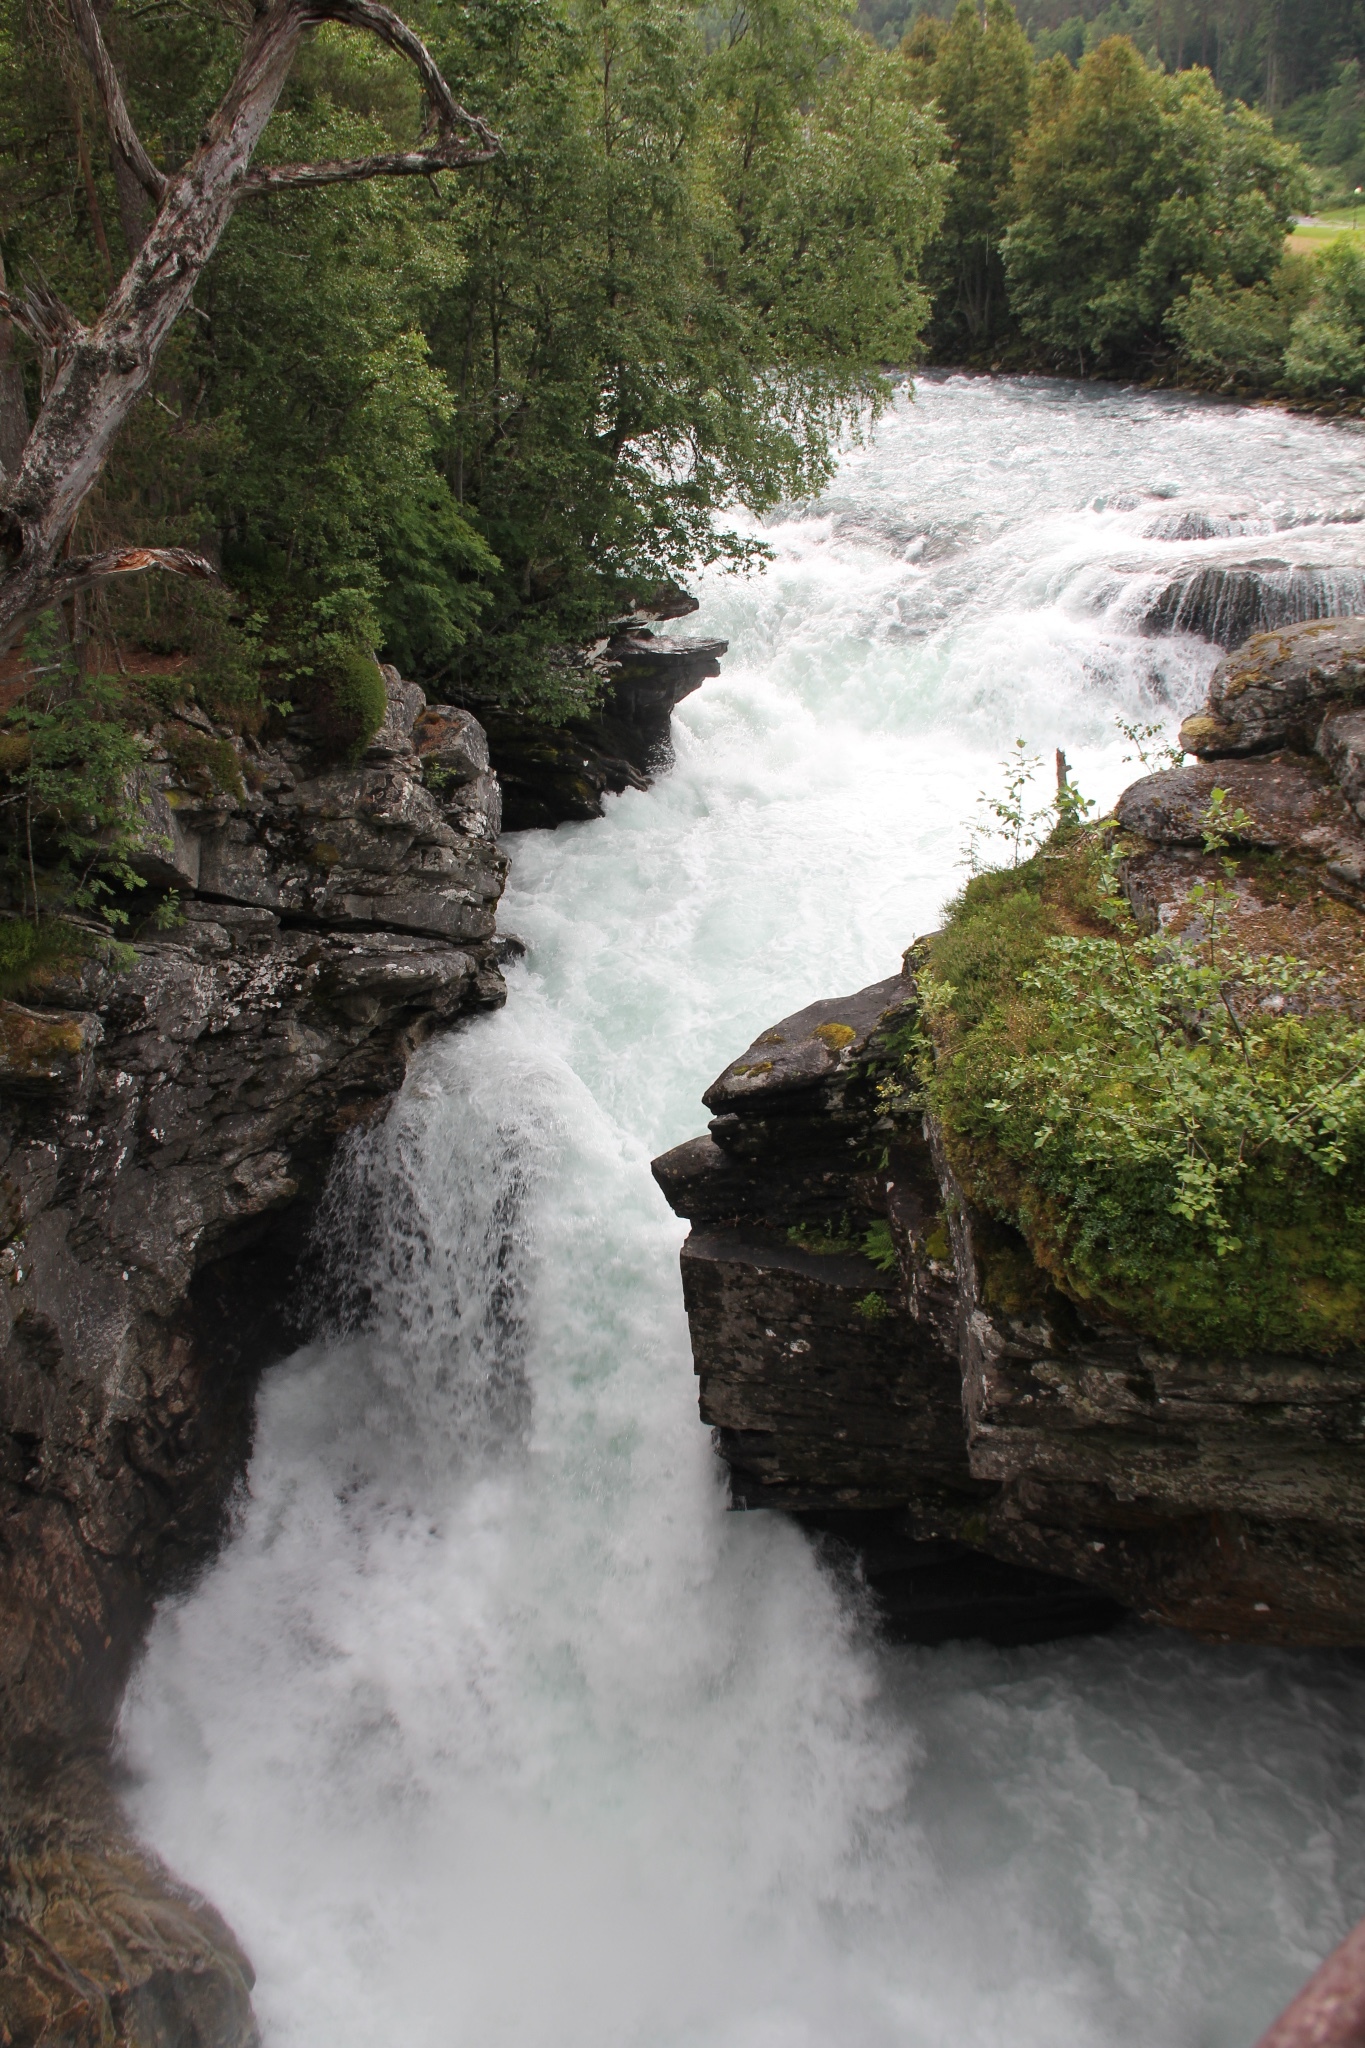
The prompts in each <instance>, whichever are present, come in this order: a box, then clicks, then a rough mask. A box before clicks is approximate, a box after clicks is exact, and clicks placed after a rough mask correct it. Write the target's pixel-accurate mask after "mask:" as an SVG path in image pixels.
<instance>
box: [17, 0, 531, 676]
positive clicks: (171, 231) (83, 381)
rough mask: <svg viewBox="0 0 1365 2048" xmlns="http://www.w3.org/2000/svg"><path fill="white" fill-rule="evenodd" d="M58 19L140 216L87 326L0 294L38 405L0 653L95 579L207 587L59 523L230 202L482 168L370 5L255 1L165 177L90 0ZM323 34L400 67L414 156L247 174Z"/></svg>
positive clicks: (186, 565) (58, 310) (34, 294)
mask: <svg viewBox="0 0 1365 2048" xmlns="http://www.w3.org/2000/svg"><path fill="white" fill-rule="evenodd" d="M69 4H70V21H71V28H72V31H73V33H74V36H75V39H76V42H77V44H78V45H79V48H80V52H81V55H82V57H83V58H84V61H85V64H86V66H87V67H88V70H89V73H90V76H91V77H92V79H93V80H94V83H95V86H96V89H97V92H98V96H99V100H100V104H101V107H102V110H103V115H104V119H105V122H106V124H107V128H108V132H109V137H110V141H111V146H112V149H113V152H114V155H115V157H116V159H117V160H118V161H119V162H120V163H121V164H122V165H123V167H124V170H125V173H126V175H127V176H128V177H130V178H132V179H134V180H135V181H136V183H137V186H138V187H139V188H140V190H141V191H142V192H143V193H145V194H146V196H147V198H148V199H149V200H150V202H151V203H152V204H153V205H154V206H155V208H156V212H155V217H154V218H153V220H152V221H151V224H150V226H149V227H148V228H147V230H146V233H145V236H144V237H143V239H142V240H141V242H140V244H139V246H138V248H137V250H136V252H135V254H134V256H133V259H132V262H131V263H130V265H129V267H128V269H127V270H126V272H125V273H124V276H123V277H122V279H121V280H120V281H119V282H118V284H117V285H115V286H114V288H113V289H112V291H111V292H110V294H109V297H108V299H107V302H106V303H105V305H104V308H103V311H102V312H101V313H100V315H99V317H98V318H97V319H96V320H95V321H94V323H93V324H92V325H86V324H85V323H83V322H82V321H81V320H79V319H78V318H77V316H76V315H75V313H74V312H72V310H71V309H70V307H69V306H67V305H65V304H64V303H63V302H62V301H61V300H60V299H59V298H58V297H57V295H56V294H55V292H53V291H52V289H51V288H50V286H48V285H47V284H46V283H45V282H44V280H43V279H42V278H41V277H37V276H35V277H33V278H31V279H30V280H29V281H28V282H27V284H26V285H25V286H24V287H23V288H22V289H21V290H19V291H14V290H6V291H5V292H4V293H3V295H0V312H3V313H4V314H6V315H7V316H8V317H9V318H10V319H11V320H13V322H14V323H15V325H16V326H17V327H19V328H20V330H21V331H22V332H23V333H24V334H25V335H27V337H28V338H29V340H30V341H31V342H32V343H33V345H34V346H35V347H36V348H37V349H38V350H39V352H40V355H41V359H42V365H43V399H42V404H41V407H40V409H39V412H38V416H37V419H36V420H35V422H34V424H33V428H32V430H31V432H30V433H29V435H28V438H27V441H26V442H25V445H24V448H23V451H22V455H21V456H20V458H19V460H18V463H17V466H16V467H15V468H13V469H12V470H7V471H6V473H5V475H4V478H3V483H2V484H0V551H3V560H4V568H3V570H2V571H0V646H5V645H8V644H9V643H10V642H11V641H12V640H13V638H14V636H15V634H16V633H17V632H18V631H19V630H20V629H21V628H22V627H23V626H24V625H25V624H26V623H27V622H29V621H30V620H32V619H34V618H36V617H37V616H38V615H40V614H41V613H42V612H44V611H45V610H47V609H49V608H50V607H51V606H53V605H54V604H57V603H59V602H61V601H63V600H65V599H66V598H68V597H70V596H73V595H74V594H75V593H76V592H78V591H81V590H85V589H89V588H90V587H92V586H94V585H97V584H99V583H101V582H103V581H104V580H105V579H106V578H109V577H112V576H119V575H127V574H131V573H135V572H137V571H139V570H144V569H149V568H164V569H170V570H175V571H178V572H180V573H182V574H187V575H192V576H204V575H209V574H211V573H212V572H211V570H210V569H209V566H208V564H207V563H206V562H205V561H204V560H203V559H202V558H201V557H199V556H196V555H194V554H193V553H191V552H189V551H188V550H185V549H179V548H158V547H144V548H128V547H113V548H110V549H107V550H105V551H103V552H100V553H96V554H88V555H83V556H72V555H64V554H63V550H64V548H65V546H66V543H67V541H68V538H69V536H70V533H71V529H72V525H73V523H74V520H75V518H76V514H77V512H78V511H79V509H80V507H81V504H82V502H83V501H84V499H85V498H86V497H87V495H88V494H89V492H90V491H91V489H92V488H93V486H94V484H95V482H96V479H97V478H98V476H99V474H100V471H101V469H102V468H103V466H104V463H105V461H106V459H107V457H108V455H109V451H110V449H111V447H112V445H113V442H114V440H115V437H116V436H117V434H118V432H119V430H120V428H121V427H122V426H123V424H124V422H125V421H126V420H127V418H128V416H129V414H130V412H131V411H132V409H133V407H134V405H135V404H136V402H137V400H138V398H139V397H140V395H141V394H142V392H143V391H144V389H145V388H146V386H147V384H148V381H149V379H150V378H151V376H152V373H153V371H154V369H155V367H156V364H157V360H158V358H159V356H160V354H161V351H162V349H163V347H164V345H165V343H166V340H167V337H168V336H169V334H170V332H171V329H172V327H173V326H174V323H175V321H176V319H177V317H178V316H179V314H180V313H181V312H182V311H183V310H184V308H185V306H186V305H187V304H188V302H189V299H190V295H191V293H192V292H193V289H194V286H195V283H196V282H197V280H198V278H199V276H200V274H201V272H202V271H203V268H204V266H205V264H206V263H207V262H208V260H209V258H210V257H211V256H212V254H213V252H214V250H215V249H216V247H217V245H218V242H219V240H220V238H221V237H222V234H223V231H224V229H225V228H226V226H227V224H228V221H229V220H230V218H231V216H232V214H233V212H234V210H235V209H236V207H237V206H238V205H239V204H240V202H241V201H242V200H243V199H246V198H255V197H259V196H262V195H266V194H273V193H280V192H286V191H292V190H298V189H301V188H308V187H315V186H320V185H333V184H348V183H354V182H357V181H360V180H365V179H370V178H375V177H388V176H407V177H412V176H430V175H432V174H433V173H435V172H438V171H442V170H453V169H458V168H461V167H464V166H467V165H472V164H479V163H485V162H487V161H488V160H489V158H490V157H491V156H493V155H494V154H495V153H496V149H497V142H496V138H495V137H494V135H493V133H492V131H491V129H490V128H489V127H488V126H487V125H486V123H485V122H483V121H482V120H481V119H480V118H479V117H478V116H476V115H472V114H469V113H468V112H466V110H465V109H464V108H463V107H462V106H460V105H459V104H458V102H457V101H456V100H455V99H454V97H453V96H452V94H451V91H450V88H449V87H448V86H447V84H446V82H445V79H444V78H443V77H442V75H441V72H440V71H439V70H438V68H437V66H436V64H435V62H434V60H433V59H432V57H431V54H430V52H429V51H428V50H427V48H426V45H425V44H424V43H423V42H422V41H421V40H420V38H419V37H418V36H416V35H415V34H414V33H413V32H412V30H411V29H410V28H408V27H407V26H406V24H405V23H404V22H402V21H401V20H400V19H399V17H398V16H397V15H396V14H394V13H392V12H391V11H390V10H389V9H388V8H387V7H384V6H382V5H379V4H378V0H269V4H267V5H266V6H265V7H264V8H263V9H262V10H261V11H260V12H258V13H256V14H255V15H254V16H253V17H252V19H251V21H250V24H249V26H247V28H246V33H245V38H244V44H243V48H242V53H241V59H240V62H239V64H238V66H237V70H236V75H235V76H234V78H233V79H232V82H231V84H230V85H229V86H228V88H227V91H226V92H225V93H224V95H223V97H222V98H221V99H220V100H219V102H218V104H217V106H216V107H215V108H214V109H213V111H212V113H211V114H210V115H209V118H208V120H207V122H206V123H205V126H204V128H203V131H202V136H201V139H200V141H199V143H198V146H197V147H196V148H195V150H194V151H193V153H192V155H191V156H190V157H189V159H188V161H187V162H185V163H184V164H183V165H182V167H181V168H180V170H179V171H177V172H176V173H174V174H173V175H170V176H168V175H167V174H165V173H164V172H162V171H161V170H160V169H158V167H157V166H156V164H155V163H154V162H153V161H152V158H151V156H150V155H149V154H148V151H147V150H146V148H145V147H144V145H143V143H142V141H141V138H140V136H139V134H138V132H137V129H136V127H135V126H134V123H133V120H132V118H131V115H130V113H129V110H128V106H127V103H126V101H125V98H124V92H123V87H122V84H121V81H120V78H119V74H118V72H117V70H116V69H115V66H114V64H113V62H112V60H111V58H110V55H109V51H108V49H107V47H106V44H105V40H104V36H103V33H102V30H101V27H100V23H99V20H98V18H97V16H96V14H95V11H94V7H93V5H92V0H69ZM323 21H336V22H341V23H344V24H345V25H347V26H349V27H351V28H356V29H361V30H364V31H365V32H367V33H368V34H371V35H373V36H376V37H378V38H379V40H380V41H381V42H383V43H385V44H387V45H388V46H389V47H390V48H392V49H394V50H396V51H397V52H399V53H400V54H401V55H402V56H403V57H405V58H406V59H407V60H408V61H409V62H410V63H411V64H412V65H413V66H414V67H415V68H416V71H417V74H418V76H419V78H420V79H421V82H422V87H423V90H424V93H425V96H426V100H427V106H428V119H427V130H426V133H425V135H424V137H423V138H422V139H421V140H420V141H419V144H418V146H417V147H416V148H413V149H408V150H400V151H387V152H382V153H377V154H373V155H370V156H363V157H357V158H347V159H343V158H336V159H324V160H319V161H314V162H306V163H293V164H275V165H264V166H255V167H253V161H252V160H253V157H254V155H255V151H256V147H257V144H258V143H259V141H260V139H261V134H262V131H263V130H264V128H265V126H266V123H267V122H268V120H269V119H270V116H271V114H272V113H273V111H274V109H275V105H276V103H277V101H278V99H279V96H280V92H281V90H282V88H283V86H284V83H285V80H286V78H287V76H288V74H289V70H290V67H291V65H292V64H293V62H294V59H295V57H296V55H297V53H298V50H299V47H300V44H301V42H302V41H303V38H304V36H305V34H306V32H307V31H308V30H309V29H310V28H312V27H314V26H316V25H317V24H319V23H321V22H323Z"/></svg>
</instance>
